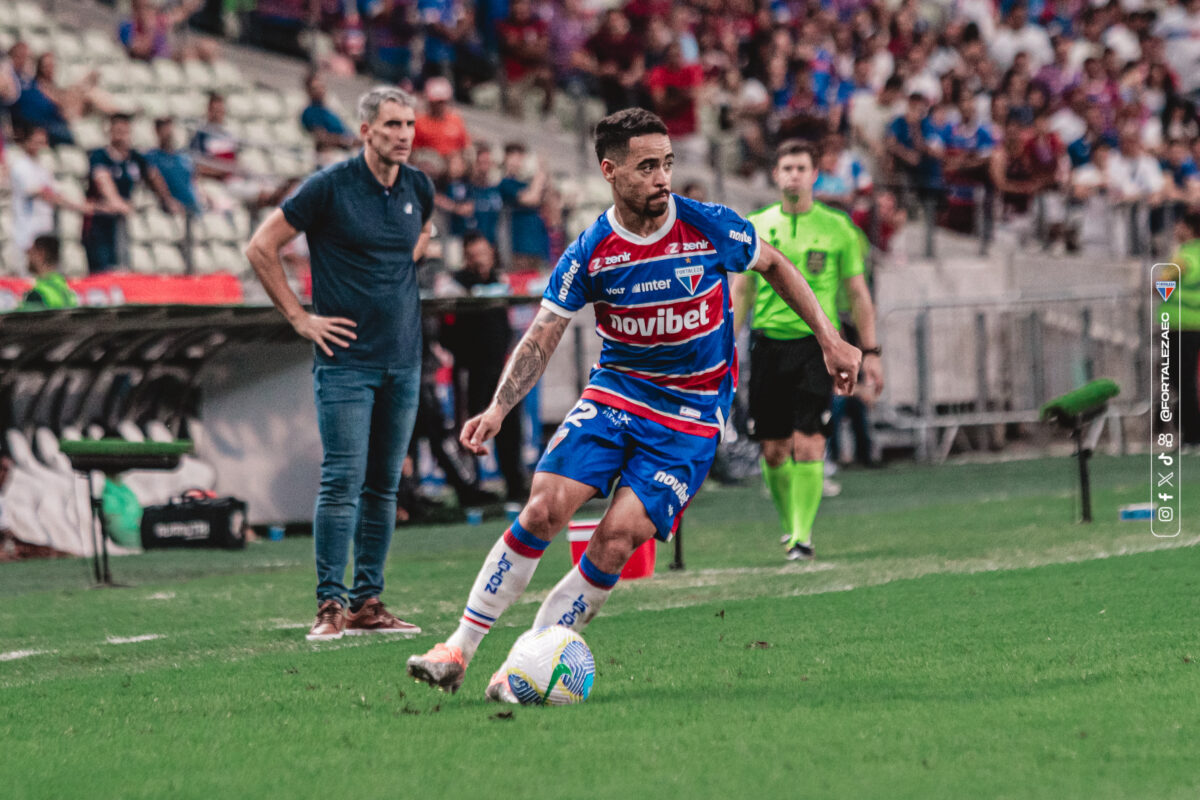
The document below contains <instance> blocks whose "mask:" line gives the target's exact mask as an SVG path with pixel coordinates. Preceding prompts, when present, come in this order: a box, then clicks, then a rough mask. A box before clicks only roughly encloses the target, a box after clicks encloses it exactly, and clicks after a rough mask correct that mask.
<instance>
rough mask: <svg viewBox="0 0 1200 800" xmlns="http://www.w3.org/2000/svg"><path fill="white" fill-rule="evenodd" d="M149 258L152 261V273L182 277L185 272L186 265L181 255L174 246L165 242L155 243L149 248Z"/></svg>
mask: <svg viewBox="0 0 1200 800" xmlns="http://www.w3.org/2000/svg"><path fill="white" fill-rule="evenodd" d="M150 253H151V257H152V258H153V259H154V271H155V272H157V273H159V274H163V275H182V274H184V273H185V272H187V264H186V263H185V262H184V260H183V253H181V252H180V251H179V248H178V247H177V246H176V245H173V244H168V243H167V242H155V243H154V244H152V245H151V246H150Z"/></svg>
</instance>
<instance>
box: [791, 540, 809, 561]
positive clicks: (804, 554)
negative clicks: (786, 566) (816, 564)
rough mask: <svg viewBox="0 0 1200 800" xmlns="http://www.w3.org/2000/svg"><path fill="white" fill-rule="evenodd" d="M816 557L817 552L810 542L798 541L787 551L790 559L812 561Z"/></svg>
mask: <svg viewBox="0 0 1200 800" xmlns="http://www.w3.org/2000/svg"><path fill="white" fill-rule="evenodd" d="M815 557H816V552H815V551H814V550H813V549H812V545H810V544H800V543H799V542H797V543H796V544H794V545H792V546H791V547H790V548H789V549H788V551H787V560H788V561H812V560H813V558H815Z"/></svg>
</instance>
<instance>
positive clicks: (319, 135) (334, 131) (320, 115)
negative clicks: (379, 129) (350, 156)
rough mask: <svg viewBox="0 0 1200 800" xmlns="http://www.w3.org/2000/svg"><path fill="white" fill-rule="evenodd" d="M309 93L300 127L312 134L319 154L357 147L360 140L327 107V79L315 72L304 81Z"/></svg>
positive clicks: (301, 116)
mask: <svg viewBox="0 0 1200 800" xmlns="http://www.w3.org/2000/svg"><path fill="white" fill-rule="evenodd" d="M304 90H305V91H306V92H308V107H307V108H305V109H304V111H303V112H302V113H301V114H300V125H301V126H303V127H304V130H306V131H308V132H309V133H310V134H312V137H313V142H314V143H315V144H316V147H317V152H318V153H319V152H321V151H322V150H330V149H333V148H342V147H349V148H353V147H357V146H358V138H357V137H356V136H355V135H354V134H353V133H351V132H350V129H349V128H347V127H346V124H345V123H344V122H342V120H341V119H340V118H339V117H338V115H337V114H335V113H333V112H332V111H331V110H330V109H329V107H328V106H326V105H325V96H326V89H325V79H324V78H322V77H321V73H320V72H318V71H317V70H313V71H311V72H309V73H308V75H307V76H306V77H305V79H304Z"/></svg>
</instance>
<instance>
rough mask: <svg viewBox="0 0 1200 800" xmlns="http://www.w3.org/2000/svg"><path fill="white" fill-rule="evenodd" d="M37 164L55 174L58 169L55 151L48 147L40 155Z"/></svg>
mask: <svg viewBox="0 0 1200 800" xmlns="http://www.w3.org/2000/svg"><path fill="white" fill-rule="evenodd" d="M37 163H38V166H40V167H42V168H43V169H45V170H46V171H47V172H50V173H54V172H55V171H56V169H57V168H58V161H57V160H56V159H55V158H54V151H53V150H51V149H50V148H48V147H47V148H46V149H44V150H42V152H40V153H38V157H37Z"/></svg>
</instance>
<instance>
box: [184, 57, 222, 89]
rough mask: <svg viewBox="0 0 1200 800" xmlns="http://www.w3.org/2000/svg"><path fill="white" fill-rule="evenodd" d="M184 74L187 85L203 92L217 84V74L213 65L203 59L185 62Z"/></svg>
mask: <svg viewBox="0 0 1200 800" xmlns="http://www.w3.org/2000/svg"><path fill="white" fill-rule="evenodd" d="M183 75H184V78H185V79H186V81H187V86H189V87H190V88H192V89H198V90H200V91H202V92H203V91H207V90H208V89H210V88H212V87H213V86H215V85H216V75H215V74H214V73H213V70H212V67H210V66H209V65H208V64H205V63H204V62H203V61H194V60H193V61H185V62H183Z"/></svg>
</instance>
